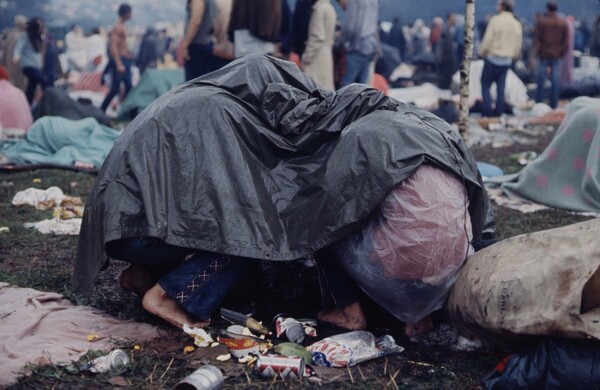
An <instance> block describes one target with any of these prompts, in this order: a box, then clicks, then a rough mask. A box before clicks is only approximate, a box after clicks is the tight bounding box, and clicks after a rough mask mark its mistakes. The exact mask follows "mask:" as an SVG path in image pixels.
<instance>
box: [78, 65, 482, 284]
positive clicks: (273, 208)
mask: <svg viewBox="0 0 600 390" xmlns="http://www.w3.org/2000/svg"><path fill="white" fill-rule="evenodd" d="M423 162H429V163H431V164H433V165H436V166H438V167H440V168H442V169H445V170H447V171H450V172H452V173H454V174H456V175H457V176H459V177H462V180H463V181H464V183H465V186H466V188H467V192H468V195H469V200H470V208H469V212H470V214H471V218H472V221H473V229H474V236H475V239H478V238H480V237H481V234H482V229H483V225H484V223H485V218H486V211H487V210H486V208H487V198H486V197H485V194H484V191H483V185H482V183H481V180H480V177H479V175H478V171H477V165H476V162H475V160H474V158H473V157H472V155H471V153H470V152H469V150H468V149H467V147H466V146H465V145H464V143H463V142H462V140H461V138H460V136H459V135H458V133H457V132H455V131H453V130H452V128H451V127H450V126H449V125H448V124H447V123H445V122H443V121H441V120H440V119H439V118H437V117H435V116H433V115H431V114H429V113H427V112H425V111H422V110H420V109H416V108H414V107H412V106H409V105H405V104H402V103H399V102H397V101H395V100H393V99H390V98H388V97H386V96H385V95H383V94H382V93H380V92H379V91H377V90H375V89H372V88H369V87H367V86H365V85H357V84H354V85H350V86H348V87H346V88H343V89H341V90H339V91H337V92H329V91H323V90H319V89H318V87H317V85H316V83H315V82H314V81H312V80H311V79H310V78H308V76H306V75H305V74H303V73H302V72H301V71H300V70H299V69H298V68H297V67H296V66H295V65H294V64H292V63H291V62H287V61H280V60H277V59H274V58H271V57H268V56H257V55H256V56H248V57H244V58H242V59H240V60H237V61H235V62H233V63H231V64H230V65H228V66H226V67H224V68H222V69H221V70H219V71H216V72H213V73H211V74H209V75H206V76H203V77H201V78H198V79H195V80H192V81H190V82H187V83H185V84H183V85H181V86H180V87H177V88H174V89H172V90H171V91H170V92H168V93H166V94H165V95H163V96H161V97H160V98H159V99H157V100H156V101H154V102H153V103H152V104H151V105H150V106H149V107H148V108H147V109H146V110H144V111H143V112H142V113H141V114H140V115H138V116H137V117H136V119H135V120H134V121H133V122H131V124H130V125H129V126H128V127H127V128H126V129H125V130H124V133H123V134H122V136H121V137H120V138H119V139H118V140H117V142H116V143H115V145H114V147H113V149H112V151H111V153H110V154H109V156H108V157H107V159H106V161H105V163H104V166H103V167H102V169H101V171H100V173H99V176H98V179H97V181H96V184H95V186H94V189H93V191H92V193H91V194H90V197H89V199H88V202H87V204H86V209H85V215H84V217H83V224H82V230H81V234H80V239H79V246H78V252H77V259H76V264H75V270H74V276H73V282H74V285H75V287H76V289H77V290H79V291H80V292H83V293H86V294H89V293H90V291H91V290H90V288H91V283H92V281H93V279H94V278H95V277H96V275H97V274H98V272H99V271H100V269H101V268H102V267H103V266H104V265H105V264H106V260H107V257H106V253H105V251H104V244H105V243H106V242H108V241H111V240H116V239H120V238H125V237H134V236H154V237H158V238H160V239H163V240H165V241H166V242H167V243H169V244H173V245H178V246H184V247H191V248H198V249H203V250H208V251H214V252H219V253H226V254H232V255H239V256H244V257H252V258H258V259H269V260H291V259H296V258H300V257H303V256H308V255H311V254H312V253H313V252H314V251H316V250H318V249H320V248H323V247H325V246H327V245H329V244H331V243H332V242H334V241H336V240H338V239H340V238H341V237H343V236H345V235H347V234H348V233H349V232H351V231H352V230H353V229H354V228H356V227H357V226H358V225H359V223H360V222H362V221H363V220H364V218H365V217H367V216H368V215H369V214H370V213H371V212H372V211H373V210H375V209H376V208H377V206H378V205H379V203H381V202H382V201H383V200H384V199H385V198H386V196H387V195H388V194H389V193H390V191H391V190H392V188H393V187H394V185H395V184H397V183H399V182H401V181H402V180H404V179H405V178H407V177H408V176H409V175H411V174H412V173H413V172H414V171H415V170H416V169H417V168H418V167H419V166H420V165H421V164H422V163H423Z"/></svg>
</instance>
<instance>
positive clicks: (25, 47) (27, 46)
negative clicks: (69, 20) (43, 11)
mask: <svg viewBox="0 0 600 390" xmlns="http://www.w3.org/2000/svg"><path fill="white" fill-rule="evenodd" d="M44 30H45V27H44V23H43V22H42V19H40V18H38V17H37V16H36V17H33V18H31V19H30V20H29V21H28V22H27V27H26V34H21V36H20V37H19V41H18V42H17V46H16V47H15V51H14V53H13V63H14V64H20V65H21V70H22V71H23V74H25V77H27V89H26V90H25V95H27V101H29V104H31V103H32V102H33V98H34V96H35V90H36V89H37V86H38V85H41V86H42V89H43V88H46V87H47V86H48V84H47V82H46V79H45V78H44V74H43V73H42V66H43V62H42V61H43V58H42V52H43V46H44V41H43V34H44Z"/></svg>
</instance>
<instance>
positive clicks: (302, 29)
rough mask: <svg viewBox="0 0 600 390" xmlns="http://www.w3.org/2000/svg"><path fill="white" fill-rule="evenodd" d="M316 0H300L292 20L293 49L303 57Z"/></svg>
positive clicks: (297, 2)
mask: <svg viewBox="0 0 600 390" xmlns="http://www.w3.org/2000/svg"><path fill="white" fill-rule="evenodd" d="M314 3H315V0H298V1H296V7H295V8H294V14H293V20H292V50H293V51H294V52H296V54H298V56H299V57H300V58H302V54H304V49H305V48H306V40H307V39H308V25H309V24H310V15H311V13H312V10H313V4H314Z"/></svg>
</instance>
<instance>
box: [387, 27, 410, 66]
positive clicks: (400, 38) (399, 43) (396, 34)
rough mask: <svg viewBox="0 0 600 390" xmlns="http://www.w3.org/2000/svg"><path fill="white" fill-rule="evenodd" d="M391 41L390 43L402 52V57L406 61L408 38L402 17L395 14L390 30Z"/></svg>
mask: <svg viewBox="0 0 600 390" xmlns="http://www.w3.org/2000/svg"><path fill="white" fill-rule="evenodd" d="M389 42H390V45H392V46H394V47H395V48H396V49H398V52H399V53H400V59H401V60H402V61H404V62H406V59H407V58H406V38H405V37H404V31H403V30H402V23H400V18H399V17H398V16H394V22H393V23H392V28H391V30H390V38H389Z"/></svg>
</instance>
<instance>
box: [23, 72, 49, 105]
mask: <svg viewBox="0 0 600 390" xmlns="http://www.w3.org/2000/svg"><path fill="white" fill-rule="evenodd" d="M21 71H22V72H23V74H24V75H25V77H27V89H26V90H25V96H27V101H28V102H29V104H30V105H31V102H33V98H34V97H35V90H36V88H37V86H38V85H41V86H42V89H44V88H46V87H49V86H51V85H52V83H48V82H47V80H46V78H45V77H44V74H43V73H42V71H41V70H39V69H38V68H34V67H32V66H26V67H24V68H22V69H21Z"/></svg>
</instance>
